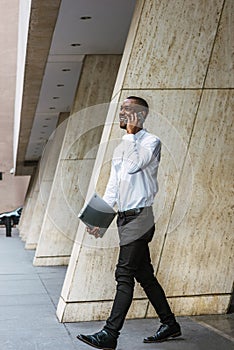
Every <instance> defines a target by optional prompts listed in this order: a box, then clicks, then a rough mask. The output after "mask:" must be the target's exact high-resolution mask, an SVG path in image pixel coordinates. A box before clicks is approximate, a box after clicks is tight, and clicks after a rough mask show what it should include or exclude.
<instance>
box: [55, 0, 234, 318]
mask: <svg viewBox="0 0 234 350" xmlns="http://www.w3.org/2000/svg"><path fill="white" fill-rule="evenodd" d="M232 13H233V2H232V1H231V0H226V1H223V0H217V1H215V2H213V1H212V2H210V1H203V0H196V1H195V0H192V1H183V0H179V1H176V2H173V4H172V2H170V1H167V0H162V1H160V2H156V1H154V0H145V1H138V2H137V5H136V10H135V14H134V17H133V21H132V25H131V28H130V31H129V36H128V40H127V44H126V48H125V52H124V55H123V59H122V62H121V66H120V70H119V74H118V77H117V81H116V85H115V89H114V92H113V98H112V102H113V105H112V106H111V108H110V113H109V114H108V117H107V123H106V126H105V128H104V131H103V136H102V142H101V144H102V147H101V148H100V150H99V152H98V154H97V160H96V167H94V169H95V168H98V169H99V168H100V169H101V171H100V173H98V171H97V170H96V169H95V172H94V173H93V178H94V177H95V179H97V178H98V181H96V180H95V179H93V181H94V182H97V191H98V192H99V193H100V194H102V193H103V192H104V189H105V186H106V183H107V179H108V176H107V175H108V169H109V168H110V166H109V163H110V162H109V160H110V154H111V153H112V151H113V146H114V145H115V144H116V139H118V138H119V139H120V138H121V136H122V135H123V133H122V131H120V130H119V128H118V120H117V118H116V115H117V114H118V113H117V109H116V104H115V102H118V101H122V100H123V99H124V98H126V97H127V96H129V95H138V96H141V97H143V98H145V99H146V100H147V101H148V102H149V105H150V115H149V116H148V120H147V123H146V128H147V129H148V130H149V131H150V132H152V133H154V134H156V135H158V136H159V137H160V139H161V141H162V159H161V165H160V170H159V187H160V191H159V193H158V195H157V197H156V200H155V205H154V212H155V223H156V234H155V238H154V240H153V241H152V243H151V252H152V262H153V265H154V267H155V272H156V274H157V277H158V278H159V281H160V282H161V283H162V285H163V287H164V288H165V291H166V294H167V296H168V299H169V302H170V303H171V304H172V306H173V310H174V311H175V312H176V314H177V315H186V314H187V315H193V314H201V313H220V312H225V311H226V310H227V307H228V303H229V300H230V295H231V290H232V271H233V264H232V263H231V256H232V254H231V250H232V247H233V241H232V244H231V221H230V210H231V202H230V201H231V194H230V187H231V170H230V169H231V163H233V161H232V159H233V157H232V156H231V146H230V141H231V128H230V126H231V120H232V119H231V118H232V113H231V110H233V90H231V88H233V75H231V71H230V69H231V67H233V54H232V52H231V49H232V45H231V40H232V39H231V37H232V34H231V33H232V32H233V22H232V17H231V14H232ZM111 123H113V127H112V128H111V127H110V124H111ZM103 145H107V146H106V148H104V146H103ZM100 163H101V164H102V167H100ZM116 235H117V234H116V230H114V229H113V228H111V230H110V231H109V233H108V232H107V233H106V236H105V237H104V238H103V239H102V240H95V238H93V237H88V236H87V234H86V232H85V227H84V225H83V224H80V225H79V227H78V231H77V239H76V242H75V244H74V248H73V252H72V256H71V260H70V263H69V267H68V271H67V275H66V278H65V281H64V285H63V290H62V294H61V297H60V301H59V304H58V308H57V316H58V318H59V320H60V321H62V322H74V321H88V320H100V319H106V318H107V317H108V315H109V311H110V307H111V305H112V301H111V300H112V299H113V296H114V294H115V282H114V267H115V263H116V257H117V254H118V248H117V247H115V240H116ZM104 248H105V249H104ZM145 316H150V317H154V316H155V312H154V311H153V310H152V308H151V306H150V305H149V302H148V300H147V299H146V297H145V294H144V293H143V291H142V290H141V288H139V286H137V287H136V290H135V294H134V300H133V303H132V306H131V308H130V310H129V313H128V317H129V318H139V317H145Z"/></svg>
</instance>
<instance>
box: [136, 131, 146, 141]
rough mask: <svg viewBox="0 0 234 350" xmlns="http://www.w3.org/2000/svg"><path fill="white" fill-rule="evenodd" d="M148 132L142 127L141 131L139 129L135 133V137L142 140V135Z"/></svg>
mask: <svg viewBox="0 0 234 350" xmlns="http://www.w3.org/2000/svg"><path fill="white" fill-rule="evenodd" d="M145 133H146V129H141V130H140V131H138V132H137V133H136V134H135V138H136V139H137V140H140V139H141V138H142V136H143V135H144V134H145Z"/></svg>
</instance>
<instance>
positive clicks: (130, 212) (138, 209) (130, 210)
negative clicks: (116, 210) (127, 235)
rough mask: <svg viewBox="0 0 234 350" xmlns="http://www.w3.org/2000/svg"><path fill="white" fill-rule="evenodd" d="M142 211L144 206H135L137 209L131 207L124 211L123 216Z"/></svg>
mask: <svg viewBox="0 0 234 350" xmlns="http://www.w3.org/2000/svg"><path fill="white" fill-rule="evenodd" d="M141 211H142V208H135V209H129V210H126V211H123V212H122V213H120V214H122V215H123V216H134V215H137V214H140V212H141Z"/></svg>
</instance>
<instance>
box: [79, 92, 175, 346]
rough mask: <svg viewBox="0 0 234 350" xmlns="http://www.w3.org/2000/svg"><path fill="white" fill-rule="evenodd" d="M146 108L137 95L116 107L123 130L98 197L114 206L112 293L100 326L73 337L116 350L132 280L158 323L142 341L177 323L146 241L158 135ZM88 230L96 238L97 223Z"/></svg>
mask: <svg viewBox="0 0 234 350" xmlns="http://www.w3.org/2000/svg"><path fill="white" fill-rule="evenodd" d="M148 111H149V107H148V103H147V102H146V101H145V100H144V99H142V98H140V97H137V96H129V97H128V98H127V99H125V100H124V101H123V103H122V105H121V108H120V114H119V123H120V128H122V129H125V130H126V134H125V135H124V136H123V138H122V142H121V143H120V145H119V146H118V147H117V148H116V150H115V152H114V155H113V160H112V167H111V174H110V178H109V181H108V184H107V188H106V191H105V194H104V197H103V199H104V200H105V201H106V202H107V203H108V204H109V205H110V206H112V207H113V206H114V205H115V204H117V206H118V217H117V226H118V233H119V238H120V252H119V259H118V263H117V266H116V272H115V278H116V282H117V288H116V295H115V299H114V303H113V306H112V310H111V313H110V316H109V318H108V319H107V321H106V324H105V326H104V327H103V329H102V330H101V331H99V332H97V333H95V334H92V335H84V334H79V335H78V336H77V338H78V339H79V340H81V341H83V342H85V343H86V344H88V345H90V346H92V347H94V348H97V349H105V350H113V349H116V346H117V339H118V337H119V334H120V330H121V328H122V326H123V323H124V320H125V317H126V314H127V312H128V310H129V307H130V305H131V302H132V299H133V290H134V283H135V280H136V281H137V282H139V283H140V285H141V286H142V288H143V289H144V291H145V293H146V295H147V297H148V299H149V301H150V302H151V304H152V305H153V307H154V309H155V311H156V313H157V314H158V316H159V318H160V321H161V323H162V325H161V326H160V328H159V329H158V331H157V332H156V333H155V335H153V336H150V337H146V338H145V339H144V340H143V342H144V343H157V342H162V341H165V340H167V339H168V338H170V337H177V336H180V335H181V329H180V325H179V324H178V323H177V322H176V320H175V316H174V314H173V313H172V311H171V309H170V306H169V304H168V302H167V299H166V296H165V293H164V291H163V289H162V287H161V285H160V284H159V282H158V281H157V279H156V278H155V276H154V270H153V266H152V264H151V259H150V252H149V246H148V244H149V242H150V241H151V240H152V238H153V235H154V231H155V225H154V216H153V211H152V204H153V201H154V197H155V195H156V193H157V191H158V183H157V172H158V166H159V162H160V152H161V142H160V140H159V139H158V138H157V137H156V136H154V135H152V134H150V133H148V132H147V131H146V130H145V129H144V128H143V123H144V121H145V119H146V117H147V115H148ZM88 232H89V233H90V234H92V235H94V236H95V237H96V238H97V237H98V236H99V228H98V227H95V228H94V229H92V230H91V229H88Z"/></svg>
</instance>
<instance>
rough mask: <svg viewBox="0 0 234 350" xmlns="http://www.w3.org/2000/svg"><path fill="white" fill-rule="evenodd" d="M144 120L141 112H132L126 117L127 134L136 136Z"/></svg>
mask: <svg viewBox="0 0 234 350" xmlns="http://www.w3.org/2000/svg"><path fill="white" fill-rule="evenodd" d="M144 121H145V118H144V116H143V114H142V112H138V113H136V112H134V113H132V114H131V115H129V116H128V117H127V127H126V129H127V133H128V134H136V133H137V132H138V131H139V130H140V129H142V127H143V123H144Z"/></svg>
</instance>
